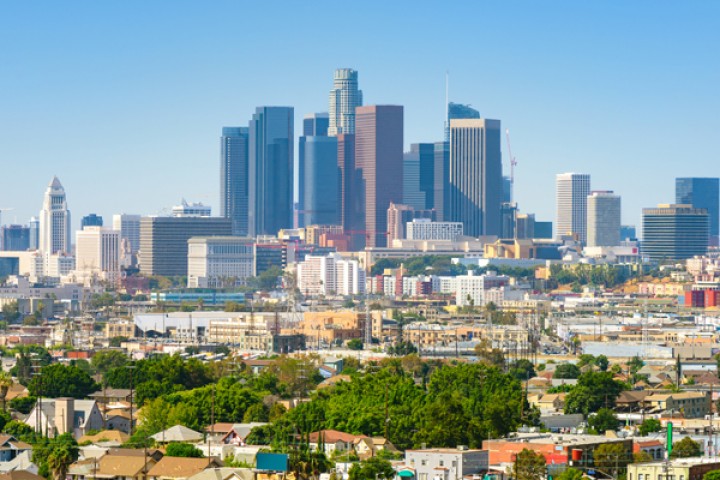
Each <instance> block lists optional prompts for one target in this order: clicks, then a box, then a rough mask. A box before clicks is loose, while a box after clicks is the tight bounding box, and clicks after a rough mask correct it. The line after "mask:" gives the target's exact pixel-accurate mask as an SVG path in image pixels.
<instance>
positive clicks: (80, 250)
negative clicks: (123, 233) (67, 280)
mask: <svg viewBox="0 0 720 480" xmlns="http://www.w3.org/2000/svg"><path fill="white" fill-rule="evenodd" d="M75 241H76V243H75V248H76V252H75V270H76V273H77V275H78V276H81V277H83V278H84V279H88V278H89V277H95V278H97V279H98V280H103V281H106V282H111V283H114V282H117V281H119V280H120V232H119V231H117V230H112V229H109V228H103V227H85V228H83V229H82V230H79V231H78V232H77V233H76V240H75Z"/></svg>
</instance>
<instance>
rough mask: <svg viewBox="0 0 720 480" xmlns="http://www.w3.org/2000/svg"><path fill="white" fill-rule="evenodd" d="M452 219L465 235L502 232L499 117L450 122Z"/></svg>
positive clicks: (449, 197) (498, 233)
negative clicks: (459, 223) (461, 225)
mask: <svg viewBox="0 0 720 480" xmlns="http://www.w3.org/2000/svg"><path fill="white" fill-rule="evenodd" d="M449 189H450V191H449V194H448V200H449V205H448V207H449V213H450V215H449V218H447V219H446V221H448V220H449V221H451V222H462V223H463V225H464V226H465V234H466V235H470V236H474V237H479V236H482V235H497V236H501V235H502V221H501V213H500V206H501V204H502V197H503V180H502V157H501V153H500V120H489V119H469V120H451V121H450V169H449Z"/></svg>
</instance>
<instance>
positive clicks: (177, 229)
mask: <svg viewBox="0 0 720 480" xmlns="http://www.w3.org/2000/svg"><path fill="white" fill-rule="evenodd" d="M231 233H232V222H231V220H230V219H228V218H222V217H143V218H142V219H141V220H140V258H139V262H140V271H141V272H142V273H143V274H146V275H167V276H173V275H187V271H188V240H189V239H190V238H192V237H206V236H230V234H231Z"/></svg>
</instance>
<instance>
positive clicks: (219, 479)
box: [190, 467, 255, 480]
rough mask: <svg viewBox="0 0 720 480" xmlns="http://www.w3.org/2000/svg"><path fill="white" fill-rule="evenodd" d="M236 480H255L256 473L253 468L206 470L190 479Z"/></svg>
mask: <svg viewBox="0 0 720 480" xmlns="http://www.w3.org/2000/svg"><path fill="white" fill-rule="evenodd" d="M235 478H237V479H241V480H254V479H255V472H253V470H252V469H251V468H230V467H221V468H206V469H205V470H203V471H202V472H200V473H197V474H195V475H193V476H192V477H190V480H229V479H235Z"/></svg>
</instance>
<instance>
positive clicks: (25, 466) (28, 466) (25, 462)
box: [0, 450, 38, 473]
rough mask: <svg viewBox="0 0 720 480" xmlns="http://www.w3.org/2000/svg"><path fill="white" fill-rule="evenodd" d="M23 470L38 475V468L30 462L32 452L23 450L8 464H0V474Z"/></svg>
mask: <svg viewBox="0 0 720 480" xmlns="http://www.w3.org/2000/svg"><path fill="white" fill-rule="evenodd" d="M15 470H24V471H27V472H31V473H38V467H37V465H35V464H34V463H33V461H32V450H25V451H23V452H21V453H19V454H18V455H17V456H16V457H15V458H13V459H12V460H10V461H9V462H0V473H7V472H13V471H15Z"/></svg>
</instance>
